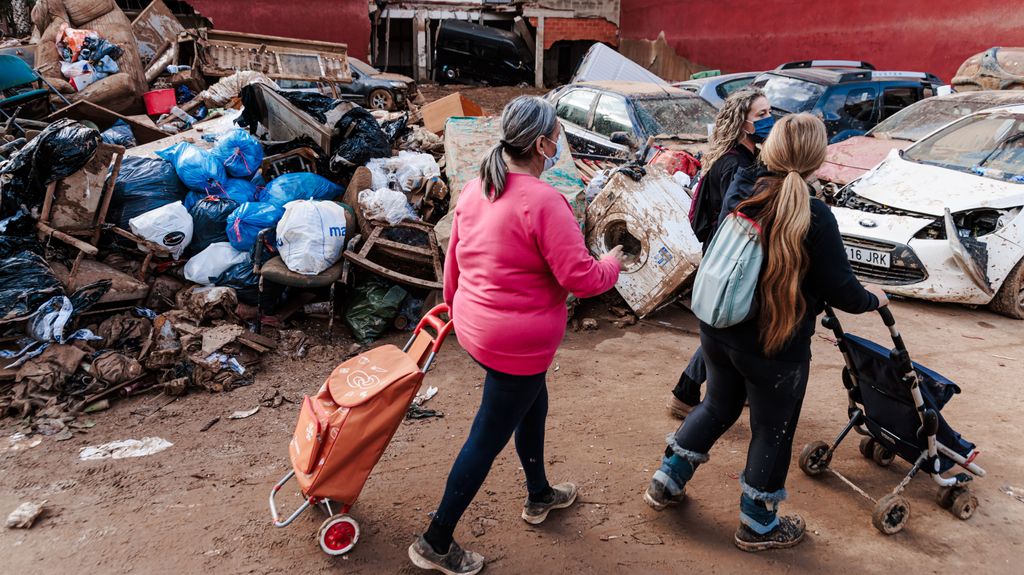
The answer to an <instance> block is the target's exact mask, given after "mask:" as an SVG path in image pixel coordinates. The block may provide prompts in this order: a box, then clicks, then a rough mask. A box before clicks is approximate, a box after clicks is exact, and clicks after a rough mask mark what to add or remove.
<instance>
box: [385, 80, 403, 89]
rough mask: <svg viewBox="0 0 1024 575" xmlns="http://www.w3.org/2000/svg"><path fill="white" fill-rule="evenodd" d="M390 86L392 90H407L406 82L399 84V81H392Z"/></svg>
mask: <svg viewBox="0 0 1024 575" xmlns="http://www.w3.org/2000/svg"><path fill="white" fill-rule="evenodd" d="M388 84H389V85H390V86H391V87H392V88H405V87H406V84H405V82H399V81H398V80H392V81H390V82H388Z"/></svg>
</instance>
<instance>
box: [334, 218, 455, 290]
mask: <svg viewBox="0 0 1024 575" xmlns="http://www.w3.org/2000/svg"><path fill="white" fill-rule="evenodd" d="M389 230H412V231H414V232H418V233H419V234H423V235H425V236H426V244H427V245H425V246H416V245H409V244H405V243H402V242H399V241H395V240H391V239H387V238H385V237H382V236H383V235H385V234H386V233H388V232H389ZM378 254H381V255H383V256H385V257H384V258H380V260H381V261H388V262H393V263H390V264H389V265H390V267H388V266H385V265H383V264H382V263H379V261H374V259H378V258H376V256H377V255H378ZM344 256H345V259H346V260H348V261H350V262H352V263H353V264H355V265H357V266H359V267H361V268H363V269H366V270H369V271H371V272H373V273H375V274H377V275H379V276H382V277H385V278H387V279H389V280H391V281H393V282H397V283H401V284H406V285H410V286H414V287H419V288H424V289H428V290H439V289H442V287H443V286H442V282H443V281H444V269H443V268H442V267H441V253H440V250H439V249H438V246H437V236H436V235H435V234H434V226H431V225H430V224H424V223H422V222H401V223H399V224H395V225H393V226H386V225H378V226H374V227H372V228H371V231H370V234H369V236H367V238H366V239H365V241H364V242H363V245H362V247H360V248H359V251H358V252H356V251H350V250H345V252H344ZM392 268H394V269H392ZM413 269H416V270H420V269H426V270H428V272H427V273H428V274H429V277H427V278H422V277H416V276H414V275H412V270H413ZM421 275H422V274H421Z"/></svg>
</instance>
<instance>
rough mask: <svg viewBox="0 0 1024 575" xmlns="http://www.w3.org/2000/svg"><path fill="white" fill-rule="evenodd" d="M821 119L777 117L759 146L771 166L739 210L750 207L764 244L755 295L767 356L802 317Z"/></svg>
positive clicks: (821, 157)
mask: <svg viewBox="0 0 1024 575" xmlns="http://www.w3.org/2000/svg"><path fill="white" fill-rule="evenodd" d="M827 145H828V138H827V136H826V132H825V124H823V123H822V122H821V120H819V119H818V118H815V117H814V116H812V115H810V114H793V115H789V116H786V117H784V118H782V119H781V120H779V122H778V123H777V124H775V127H774V128H773V129H772V131H771V134H769V136H768V139H767V140H766V141H765V143H764V144H763V145H762V146H761V161H762V162H764V164H765V167H767V168H768V169H769V170H770V171H771V172H772V175H771V176H764V177H761V178H759V179H758V180H757V182H756V183H755V184H754V195H753V196H752V197H751V198H750V199H748V200H746V201H744V202H743V203H741V204H740V205H739V207H738V208H737V209H738V210H743V209H745V208H751V209H752V211H754V212H756V213H757V216H756V219H757V220H758V223H759V224H760V225H761V229H762V230H763V234H762V240H763V241H764V243H765V244H764V245H765V249H766V258H765V259H766V260H767V261H766V263H767V265H766V266H765V270H764V274H763V275H762V276H761V282H760V285H759V286H758V295H759V296H760V300H761V301H760V304H761V307H760V317H759V322H760V328H761V329H760V332H761V344H762V346H764V351H765V353H766V354H768V355H769V356H771V355H774V354H775V353H776V352H778V351H779V350H781V349H782V348H783V347H784V346H785V345H786V343H787V342H789V340H790V339H792V337H793V334H794V331H795V329H796V327H797V325H798V323H799V322H800V319H801V318H803V315H804V312H805V311H806V303H805V302H804V298H803V297H802V296H801V294H800V282H801V281H802V280H803V277H804V274H805V273H806V272H807V266H808V261H807V252H806V251H805V249H804V239H805V238H806V237H807V230H808V229H809V228H810V226H811V205H810V195H809V194H808V191H807V182H806V181H805V180H806V178H807V177H809V176H810V175H811V174H813V173H814V172H815V171H817V169H818V168H819V167H821V164H822V162H824V161H825V148H826V146H827Z"/></svg>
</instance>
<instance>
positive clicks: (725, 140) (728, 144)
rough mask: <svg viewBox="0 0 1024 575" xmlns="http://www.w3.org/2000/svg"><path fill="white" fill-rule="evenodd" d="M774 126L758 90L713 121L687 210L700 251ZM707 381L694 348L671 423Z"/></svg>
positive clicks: (671, 408) (730, 103)
mask: <svg viewBox="0 0 1024 575" xmlns="http://www.w3.org/2000/svg"><path fill="white" fill-rule="evenodd" d="M774 122H775V120H774V119H773V118H772V115H771V105H770V103H769V102H768V98H766V97H765V95H764V92H762V91H761V90H758V89H757V88H744V89H742V90H737V91H736V92H733V93H732V94H731V95H730V96H729V97H728V98H727V99H726V100H725V105H723V106H722V110H721V111H720V112H718V116H716V117H715V129H714V132H713V133H712V135H711V142H712V144H711V150H709V151H708V153H707V154H705V155H704V157H703V159H702V163H703V170H704V175H703V176H702V177H701V179H700V182H699V184H698V185H697V188H696V191H695V193H694V200H693V204H692V205H691V207H690V225H691V226H693V232H694V234H695V235H696V236H697V239H698V240H700V242H701V243H702V244H703V247H702V251H705V252H706V251H707V249H708V245H710V244H711V238H712V237H714V235H715V230H716V229H717V228H718V212H719V211H721V209H722V198H723V197H725V191H726V190H728V189H729V184H730V183H732V178H733V176H734V175H735V174H736V172H737V171H738V170H739V169H741V168H745V167H747V166H750V165H752V164H753V163H754V159H755V158H756V157H757V146H758V145H760V144H761V143H762V142H764V139H765V138H766V137H768V133H769V132H770V131H771V128H772V125H773V124H774ZM705 379H707V370H706V369H705V368H704V357H703V355H702V354H701V349H700V348H699V347H698V348H697V351H695V352H694V354H693V357H691V358H690V363H689V364H687V366H686V369H685V370H684V371H683V373H682V375H680V376H679V382H678V383H676V387H675V389H673V390H672V396H671V398H669V401H668V405H667V407H668V412H669V414H671V415H672V417H675V418H676V419H683V418H685V417H686V414H688V413H690V410H692V409H693V407H694V406H695V405H697V404H698V403H700V387H701V385H703V384H704V380H705Z"/></svg>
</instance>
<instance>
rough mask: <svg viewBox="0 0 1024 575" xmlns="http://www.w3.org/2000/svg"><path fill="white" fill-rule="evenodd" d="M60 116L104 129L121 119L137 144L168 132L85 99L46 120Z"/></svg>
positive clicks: (152, 139)
mask: <svg viewBox="0 0 1024 575" xmlns="http://www.w3.org/2000/svg"><path fill="white" fill-rule="evenodd" d="M61 118H71V119H72V120H88V121H90V122H92V123H94V124H96V126H98V127H99V129H100V130H101V131H102V130H106V129H108V128H110V127H111V126H113V125H114V122H116V121H118V120H123V121H124V122H125V123H127V124H128V126H130V127H131V129H132V134H133V135H134V136H135V141H136V142H138V143H139V144H149V143H151V142H155V141H157V140H162V139H164V138H166V137H167V136H168V135H169V134H168V133H167V132H164V131H163V130H159V129H157V128H154V127H152V126H149V125H146V124H143V123H142V122H139V121H138V120H135V119H132V118H129V117H128V116H123V115H121V114H118V113H117V112H115V111H113V110H110V109H107V108H104V107H103V106H100V105H98V104H93V103H92V102H88V101H86V100H80V101H78V102H75V103H74V104H71V105H70V106H68V107H66V108H61V109H60V110H57V111H56V112H54V113H52V114H50V115H49V116H47V117H46V121H47V122H50V123H52V122H56V121H57V120H60V119H61Z"/></svg>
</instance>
